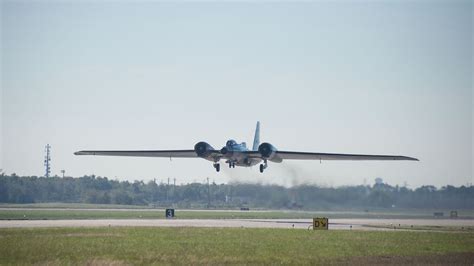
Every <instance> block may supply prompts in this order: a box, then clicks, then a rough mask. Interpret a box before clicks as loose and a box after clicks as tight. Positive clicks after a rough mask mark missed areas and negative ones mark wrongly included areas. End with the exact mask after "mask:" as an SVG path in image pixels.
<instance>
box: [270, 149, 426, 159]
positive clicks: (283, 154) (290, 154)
mask: <svg viewBox="0 0 474 266" xmlns="http://www.w3.org/2000/svg"><path fill="white" fill-rule="evenodd" d="M276 156H278V157H280V158H281V159H284V160H350V161H358V160H362V161H366V160H374V161H393V160H408V161H418V159H416V158H412V157H407V156H401V155H371V154H342V153H317V152H314V153H313V152H294V151H277V152H276Z"/></svg>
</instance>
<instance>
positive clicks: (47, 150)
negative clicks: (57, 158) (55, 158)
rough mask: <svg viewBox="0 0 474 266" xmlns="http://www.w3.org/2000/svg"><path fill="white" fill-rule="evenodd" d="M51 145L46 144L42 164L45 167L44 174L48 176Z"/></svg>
mask: <svg viewBox="0 0 474 266" xmlns="http://www.w3.org/2000/svg"><path fill="white" fill-rule="evenodd" d="M50 162H51V145H49V144H47V145H46V156H44V166H45V167H46V173H45V175H44V176H46V177H49V174H50V173H51V163H50Z"/></svg>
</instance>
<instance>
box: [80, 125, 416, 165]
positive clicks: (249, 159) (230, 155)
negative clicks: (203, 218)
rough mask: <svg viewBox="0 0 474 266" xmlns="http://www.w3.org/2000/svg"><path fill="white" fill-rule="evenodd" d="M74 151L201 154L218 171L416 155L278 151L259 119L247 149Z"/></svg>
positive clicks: (241, 145)
mask: <svg viewBox="0 0 474 266" xmlns="http://www.w3.org/2000/svg"><path fill="white" fill-rule="evenodd" d="M74 154H75V155H105V156H138V157H165V158H170V159H171V158H203V159H206V160H208V161H211V162H213V166H214V168H215V169H216V171H217V172H219V171H220V163H219V162H220V161H221V160H225V163H226V164H228V165H229V168H235V166H242V167H251V166H254V165H257V164H259V163H261V164H260V172H261V173H263V171H264V170H265V169H266V168H267V166H268V161H270V162H274V163H281V162H283V160H318V161H322V160H385V161H392V160H409V161H418V159H416V158H412V157H407V156H400V155H367V154H341V153H320V152H298V151H279V150H277V149H276V148H275V146H273V145H272V144H270V143H267V142H264V143H262V144H260V122H257V128H256V129H255V137H254V140H253V145H252V149H251V150H250V149H248V148H247V145H246V143H245V142H242V143H237V142H236V141H235V140H232V139H230V140H228V141H227V142H226V144H225V146H224V147H223V148H222V149H220V150H219V149H214V148H213V147H212V146H211V145H209V144H208V143H207V142H204V141H200V142H198V143H196V145H194V149H192V150H129V151H125V150H114V151H110V150H109V151H106V150H86V151H78V152H75V153H74Z"/></svg>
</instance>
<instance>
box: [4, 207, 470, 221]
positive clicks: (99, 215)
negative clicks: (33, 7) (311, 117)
mask: <svg viewBox="0 0 474 266" xmlns="http://www.w3.org/2000/svg"><path fill="white" fill-rule="evenodd" d="M106 207H108V208H110V209H106ZM120 207H121V208H116V206H115V205H112V206H109V205H87V204H28V205H17V204H16V205H11V204H10V205H6V204H3V205H0V208H2V209H0V220H18V219H29V220H42V219H140V218H142V219H156V218H165V212H164V210H163V209H152V208H147V209H137V208H125V207H124V206H120ZM135 207H136V206H135ZM88 208H89V209H88ZM445 213H448V212H447V211H445ZM458 213H459V216H460V218H468V219H474V212H473V211H472V210H464V211H463V210H460V211H458ZM318 216H324V217H331V218H391V219H397V218H413V219H416V218H433V211H430V210H375V211H370V212H364V211H284V210H270V211H265V210H261V211H240V210H201V211H191V210H180V209H176V218H177V219H232V218H236V219H277V218H279V219H297V218H313V217H318Z"/></svg>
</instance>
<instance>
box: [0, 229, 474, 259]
mask: <svg viewBox="0 0 474 266" xmlns="http://www.w3.org/2000/svg"><path fill="white" fill-rule="evenodd" d="M0 240H1V241H0V264H2V265H4V264H50V265H51V264H52V265H55V264H56V265H63V264H85V263H87V264H96V265H99V264H100V265H103V264H109V265H111V264H114V265H122V264H281V263H283V264H298V265H299V264H323V263H324V264H326V263H348V262H353V263H358V264H367V263H369V264H370V263H371V264H374V263H376V264H380V263H388V262H392V263H397V264H401V263H415V264H419V263H440V262H441V263H443V262H444V263H448V264H451V263H458V264H459V263H460V264H468V265H470V264H472V263H474V234H473V233H446V232H445V233H439V232H402V231H398V232H392V231H390V232H379V231H370V232H366V231H307V230H292V229H248V228H246V229H243V228H232V229H222V228H220V229H219V228H136V227H121V228H114V227H112V228H109V227H106V228H48V229H46V228H44V229H43V228H41V229H38V228H36V229H0Z"/></svg>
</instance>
